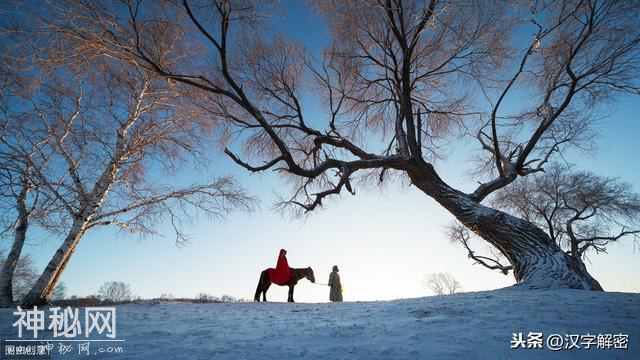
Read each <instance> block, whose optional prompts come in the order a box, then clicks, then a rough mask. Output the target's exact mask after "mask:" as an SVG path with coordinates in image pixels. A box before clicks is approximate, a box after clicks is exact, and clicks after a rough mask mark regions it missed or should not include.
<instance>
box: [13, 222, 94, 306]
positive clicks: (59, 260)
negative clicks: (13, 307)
mask: <svg viewBox="0 0 640 360" xmlns="http://www.w3.org/2000/svg"><path fill="white" fill-rule="evenodd" d="M86 225H87V222H86V221H83V220H76V221H74V223H73V225H72V226H71V229H70V231H69V233H68V235H67V237H66V238H65V240H64V242H63V243H62V245H60V247H59V248H58V250H56V253H55V254H54V255H53V257H52V258H51V260H50V261H49V263H48V264H47V267H46V268H45V269H44V271H43V272H42V274H41V275H40V277H39V278H38V281H36V283H35V285H34V286H33V288H32V289H31V290H30V291H29V293H28V294H27V296H25V298H24V299H23V300H22V304H21V305H22V306H23V307H33V306H40V305H44V304H46V303H47V301H48V299H49V298H50V297H51V294H52V293H53V290H54V289H55V287H56V285H57V284H58V281H59V280H60V276H62V272H63V271H64V269H65V267H66V266H67V263H68V262H69V259H70V258H71V255H73V253H74V251H75V250H76V247H77V246H78V243H79V242H80V239H81V238H82V235H83V234H84V232H85V230H86Z"/></svg>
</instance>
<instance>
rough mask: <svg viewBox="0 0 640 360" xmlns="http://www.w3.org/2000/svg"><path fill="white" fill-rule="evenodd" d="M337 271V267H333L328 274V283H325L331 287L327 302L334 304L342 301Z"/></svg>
mask: <svg viewBox="0 0 640 360" xmlns="http://www.w3.org/2000/svg"><path fill="white" fill-rule="evenodd" d="M338 271H339V270H338V266H337V265H333V271H332V272H331V274H329V282H328V283H327V284H328V285H329V287H331V290H330V291H329V300H330V301H334V302H338V301H342V284H341V283H340V275H339V274H338Z"/></svg>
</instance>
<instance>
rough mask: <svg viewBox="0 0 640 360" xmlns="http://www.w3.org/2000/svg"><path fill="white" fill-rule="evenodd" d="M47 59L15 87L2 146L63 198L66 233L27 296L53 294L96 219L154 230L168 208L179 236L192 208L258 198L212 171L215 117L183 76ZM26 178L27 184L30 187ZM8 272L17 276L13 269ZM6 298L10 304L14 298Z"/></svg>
mask: <svg viewBox="0 0 640 360" xmlns="http://www.w3.org/2000/svg"><path fill="white" fill-rule="evenodd" d="M53 55H55V54H52V56H53ZM48 60H52V61H53V63H54V64H55V67H53V68H46V67H42V68H39V69H38V71H35V72H31V73H32V74H37V78H38V81H37V84H34V85H33V86H29V88H27V89H21V92H20V93H18V94H17V95H16V96H18V95H19V96H21V97H22V99H21V100H22V101H18V99H16V98H14V99H12V100H11V101H9V102H8V103H7V104H8V107H9V111H7V112H5V119H4V121H3V126H4V129H5V131H4V132H3V136H2V139H1V140H2V143H1V146H0V147H1V148H2V150H3V153H8V154H15V157H16V158H17V159H20V162H15V161H14V162H12V164H20V165H21V166H15V172H17V173H18V174H20V171H22V172H23V173H24V171H25V169H26V171H28V173H29V178H28V181H22V180H20V181H22V183H27V184H35V185H34V186H35V187H36V188H37V189H38V190H39V191H40V193H41V194H42V196H45V197H46V198H48V199H49V201H48V202H43V203H49V202H52V203H54V204H55V207H56V208H57V211H50V213H49V214H47V217H48V218H49V219H54V220H55V223H57V225H56V226H55V227H52V226H46V227H45V230H46V231H49V232H52V231H57V232H58V234H62V237H63V238H64V240H63V241H62V242H61V244H60V246H59V248H58V249H57V250H56V251H55V253H54V254H53V256H52V258H51V260H50V261H49V263H48V264H47V265H46V267H45V269H44V270H43V272H42V274H41V275H40V276H39V277H38V279H37V281H36V282H35V285H34V286H33V288H32V289H31V290H30V291H29V293H28V294H27V295H26V296H25V298H24V299H23V300H22V303H23V305H25V306H33V305H38V304H42V303H44V302H46V301H47V299H48V298H49V297H50V296H51V294H52V292H53V291H54V289H55V287H56V284H58V282H59V280H60V277H61V275H62V273H63V271H64V269H65V267H66V265H67V264H68V262H69V259H70V258H71V256H72V255H73V253H74V251H75V249H76V248H77V246H78V244H79V242H80V240H81V239H82V238H83V236H84V235H85V234H86V233H87V232H88V231H89V230H91V229H93V228H97V227H101V226H116V227H118V228H120V229H121V230H123V231H126V232H129V233H139V234H142V235H147V234H156V232H155V230H154V229H155V227H156V224H157V222H158V219H159V218H160V217H165V216H166V217H169V218H170V220H171V224H172V225H173V226H174V229H175V233H176V241H177V242H178V243H181V242H184V241H185V240H186V234H184V233H183V231H182V230H181V226H180V222H181V221H184V220H188V219H189V218H190V217H193V212H194V211H201V212H203V213H205V214H207V215H210V216H218V215H222V214H225V213H227V212H228V211H230V210H232V209H234V208H238V207H241V208H248V207H249V206H250V205H251V203H252V200H251V199H250V198H249V197H247V196H246V195H245V194H244V192H243V191H242V189H241V188H240V187H239V186H238V184H237V183H236V182H235V180H234V179H232V178H230V177H220V178H214V177H213V176H212V175H211V174H209V173H208V169H209V167H208V164H207V161H206V160H205V159H204V157H203V156H201V152H202V149H204V147H205V143H206V142H207V141H208V140H209V137H210V135H211V133H212V130H213V129H214V128H215V127H214V126H213V124H211V123H203V122H202V121H199V120H198V118H199V116H198V113H199V109H198V108H194V107H193V106H191V105H190V104H189V103H188V101H186V99H188V98H189V97H188V96H185V92H184V91H183V90H184V86H182V85H181V86H180V88H182V89H183V90H180V89H179V88H178V86H174V85H172V84H167V81H166V80H164V79H161V78H158V77H157V76H154V75H153V74H152V73H149V72H146V71H144V70H141V69H137V68H135V67H132V66H130V65H128V64H125V63H118V62H113V61H110V60H109V59H105V60H106V61H93V62H91V63H83V64H82V66H75V64H73V65H74V66H71V65H68V64H66V63H64V62H59V61H58V60H57V59H55V58H51V57H50V58H48ZM98 60H99V59H98ZM47 66H49V65H47ZM34 76H36V75H34ZM187 90H188V88H187ZM23 118H24V119H26V121H22V120H23ZM192 160H195V162H194V161H192ZM5 171H6V172H11V171H10V169H5ZM182 171H194V172H198V173H199V174H201V175H202V177H203V178H208V181H207V182H203V183H200V184H193V183H191V182H190V181H184V180H183V179H180V178H179V175H180V173H181V172H182ZM167 175H177V176H173V177H172V176H169V177H167ZM172 178H173V179H174V180H173V181H171V182H169V181H166V180H164V179H172ZM28 188H29V187H28V186H27V185H24V186H23V187H22V189H25V190H22V191H23V192H24V191H26V190H28ZM17 199H18V203H17V205H16V207H15V209H16V210H15V211H14V212H13V213H17V218H18V222H19V224H18V226H16V227H15V228H16V231H15V232H16V238H15V240H14V245H16V244H18V242H20V246H19V247H20V248H21V247H22V244H23V243H24V241H25V238H24V233H25V231H24V230H25V229H23V228H24V227H26V224H25V225H22V223H20V222H21V221H22V222H24V219H28V214H27V215H25V214H23V213H24V211H25V209H24V208H25V206H24V204H23V203H21V202H20V199H21V197H20V196H18V197H17ZM23 202H24V201H23ZM36 208H38V209H40V207H36ZM49 210H51V209H49ZM51 222H53V221H51ZM19 234H22V236H21V237H18V235H19ZM15 248H16V246H14V249H15ZM10 256H15V257H16V258H17V257H19V256H20V249H18V250H17V251H16V252H15V254H14V252H13V249H12V252H11V253H10ZM6 263H8V261H7V262H6ZM3 270H4V269H3ZM5 273H6V274H5ZM3 274H4V275H6V276H5V277H3V280H5V281H9V282H10V281H11V277H12V275H13V274H12V271H11V269H9V270H7V271H3ZM3 288H4V284H3ZM7 291H8V294H3V295H6V296H10V295H11V294H10V286H8V287H7ZM8 299H9V300H8V301H5V302H4V303H3V305H5V306H7V305H8V304H10V299H11V297H9V298H8ZM6 302H8V303H6Z"/></svg>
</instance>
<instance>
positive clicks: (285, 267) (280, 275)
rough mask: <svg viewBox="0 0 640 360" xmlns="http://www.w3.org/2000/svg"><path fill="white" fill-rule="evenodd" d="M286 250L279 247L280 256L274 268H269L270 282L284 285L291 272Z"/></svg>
mask: <svg viewBox="0 0 640 360" xmlns="http://www.w3.org/2000/svg"><path fill="white" fill-rule="evenodd" d="M286 255H287V250H285V249H280V256H278V263H277V264H276V268H275V269H274V268H269V270H268V271H269V279H270V280H271V282H272V283H274V284H277V285H285V284H286V283H287V282H288V281H289V279H291V276H292V275H293V273H292V272H291V268H290V267H289V263H288V262H287V256H286Z"/></svg>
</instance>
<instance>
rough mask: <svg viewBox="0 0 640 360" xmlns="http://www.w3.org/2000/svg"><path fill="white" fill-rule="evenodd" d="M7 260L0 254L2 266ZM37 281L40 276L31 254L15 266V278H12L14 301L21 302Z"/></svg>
mask: <svg viewBox="0 0 640 360" xmlns="http://www.w3.org/2000/svg"><path fill="white" fill-rule="evenodd" d="M5 263H6V258H5V257H4V256H3V254H0V265H2V266H4V264H5ZM36 280H38V274H37V272H36V267H35V265H34V263H33V259H32V258H31V256H30V255H29V254H26V255H23V256H21V257H20V258H19V259H18V261H17V262H16V264H15V266H14V271H13V276H12V277H11V289H12V292H11V294H10V295H11V296H12V299H11V301H10V302H9V304H12V303H13V301H21V300H22V299H23V298H24V297H25V295H27V293H29V290H31V288H32V287H33V284H35V282H36Z"/></svg>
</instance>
